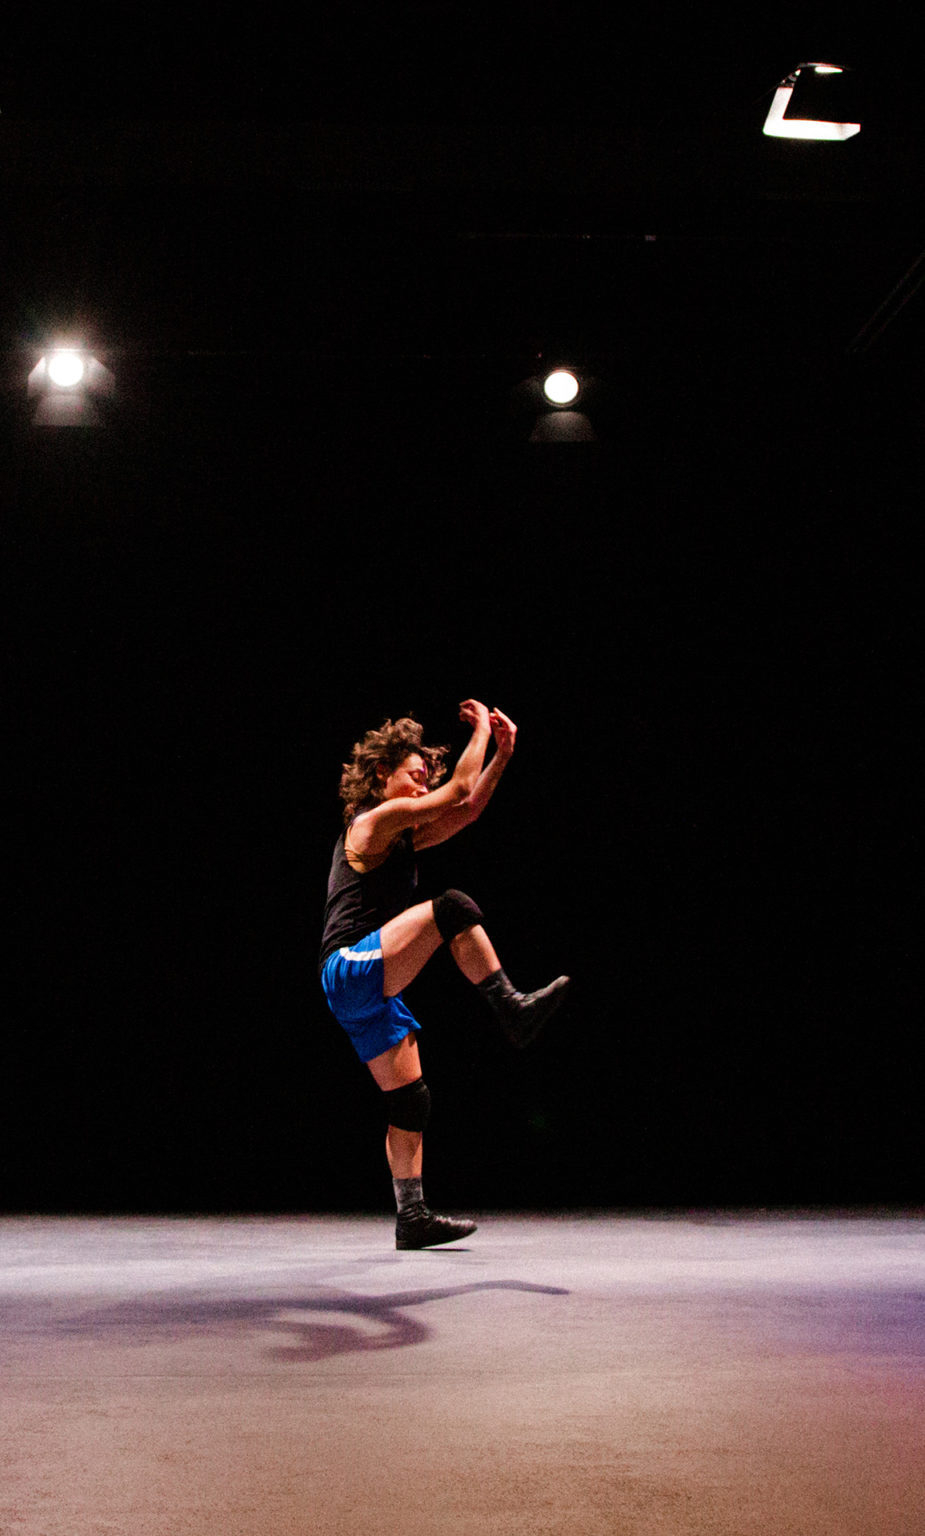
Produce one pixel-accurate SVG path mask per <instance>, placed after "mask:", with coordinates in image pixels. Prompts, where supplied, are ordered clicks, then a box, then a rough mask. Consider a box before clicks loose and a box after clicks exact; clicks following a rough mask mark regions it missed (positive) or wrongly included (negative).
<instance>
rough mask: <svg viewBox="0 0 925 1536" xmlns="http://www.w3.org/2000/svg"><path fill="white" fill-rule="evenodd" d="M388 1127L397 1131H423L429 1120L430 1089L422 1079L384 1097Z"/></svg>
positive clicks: (395, 1089)
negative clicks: (390, 1126) (391, 1126)
mask: <svg viewBox="0 0 925 1536" xmlns="http://www.w3.org/2000/svg"><path fill="white" fill-rule="evenodd" d="M384 1098H385V1104H386V1111H387V1113H388V1117H389V1125H394V1126H395V1127H396V1128H397V1129H398V1130H399V1131H423V1129H424V1127H425V1125H426V1124H427V1122H428V1120H429V1119H430V1089H429V1088H428V1086H427V1084H426V1083H425V1081H424V1079H423V1077H419V1078H418V1079H417V1081H416V1082H414V1083H405V1084H404V1085H403V1086H402V1087H401V1088H392V1089H390V1090H389V1091H388V1092H387V1093H385V1095H384Z"/></svg>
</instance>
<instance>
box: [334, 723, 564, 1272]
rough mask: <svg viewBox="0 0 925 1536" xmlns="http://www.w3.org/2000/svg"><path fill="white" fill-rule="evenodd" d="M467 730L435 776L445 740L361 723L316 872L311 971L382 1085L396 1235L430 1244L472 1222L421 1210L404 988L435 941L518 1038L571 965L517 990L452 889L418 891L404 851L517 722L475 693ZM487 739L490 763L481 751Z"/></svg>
mask: <svg viewBox="0 0 925 1536" xmlns="http://www.w3.org/2000/svg"><path fill="white" fill-rule="evenodd" d="M459 718H460V719H461V720H462V721H463V722H464V723H465V724H467V725H469V726H471V728H472V736H471V738H470V740H469V742H468V744H467V746H466V747H465V749H464V751H463V752H462V754H461V756H460V758H459V761H458V762H457V764H456V768H455V770H454V772H453V774H452V776H451V777H450V778H449V779H446V781H445V782H444V780H445V775H446V766H445V758H446V755H447V751H448V748H446V747H428V746H424V745H423V729H422V727H421V726H420V725H419V724H418V723H417V721H415V720H412V719H401V720H396V721H395V722H394V723H393V722H392V721H391V720H387V721H386V722H385V724H384V725H383V726H382V728H381V729H380V730H378V731H368V732H367V733H366V735H365V736H364V737H363V738H362V740H361V741H358V742H357V743H356V744H355V746H354V748H353V753H352V756H351V759H350V762H349V763H346V764H344V768H343V773H342V775H341V781H340V795H341V799H342V800H343V802H344V823H345V829H344V832H343V833H342V834H341V836H340V838H339V839H338V842H337V845H336V847H335V850H334V859H333V862H332V865H331V873H330V876H329V879H328V896H327V904H326V906H325V914H324V932H323V937H322V941H321V955H320V971H321V982H322V986H323V988H324V993H325V996H326V998H327V1000H328V1004H329V1006H330V1008H331V1011H332V1013H333V1014H334V1016H335V1018H336V1019H337V1020H338V1023H340V1024H341V1025H342V1026H343V1028H344V1029H345V1030H346V1031H347V1034H348V1035H349V1037H350V1039H351V1041H352V1043H353V1046H354V1049H355V1050H356V1053H357V1055H358V1056H359V1058H360V1060H361V1061H363V1062H365V1063H366V1065H367V1066H368V1067H369V1070H370V1072H371V1073H372V1075H373V1078H374V1079H375V1081H376V1083H377V1084H378V1086H379V1088H380V1089H381V1090H382V1093H383V1096H384V1100H385V1105H386V1113H387V1118H388V1131H387V1134H386V1156H387V1158H388V1162H389V1168H390V1169H391V1173H392V1182H393V1187H394V1190H395V1202H396V1206H397V1210H398V1216H397V1221H396V1228H395V1246H396V1248H403V1249H405V1248H428V1247H432V1246H433V1245H435V1244H438V1243H450V1242H455V1241H456V1240H457V1239H458V1238H462V1237H468V1236H469V1235H470V1234H471V1233H472V1232H474V1231H475V1222H473V1221H461V1220H456V1219H455V1218H453V1217H449V1216H438V1215H435V1214H434V1213H433V1212H432V1211H430V1210H428V1208H427V1205H426V1204H425V1201H424V1195H423V1190H422V1183H421V1172H422V1164H423V1132H424V1128H425V1126H426V1124H427V1120H428V1117H429V1114H430V1092H429V1090H428V1088H427V1084H426V1083H425V1082H424V1078H423V1076H422V1073H421V1061H420V1054H419V1051H418V1044H417V1039H416V1034H417V1031H418V1030H419V1029H420V1025H419V1024H418V1022H417V1020H416V1019H415V1018H414V1017H413V1016H412V1014H411V1013H410V1012H409V1010H408V1008H407V1007H406V1006H405V1003H404V1002H403V1001H402V996H401V994H402V992H403V990H404V988H405V987H407V986H408V984H409V983H410V982H412V981H413V980H414V978H415V976H417V974H418V972H419V971H421V970H422V968H423V967H424V966H425V965H426V964H427V961H428V960H429V959H430V957H431V955H433V954H434V952H435V951H436V950H437V949H438V948H439V947H440V945H441V944H443V943H446V944H448V945H449V949H450V953H451V954H452V956H453V959H454V960H455V962H456V964H457V966H458V967H459V969H460V970H461V971H462V973H463V975H464V976H465V977H466V979H467V980H468V981H470V982H471V983H472V984H473V985H474V986H475V988H476V990H477V991H478V992H479V994H480V995H481V997H482V998H483V999H484V1001H485V1002H486V1003H487V1004H488V1006H489V1007H490V1008H491V1009H492V1010H493V1012H494V1013H495V1014H496V1016H497V1018H498V1020H499V1022H500V1024H501V1026H502V1028H503V1030H504V1032H505V1034H506V1035H507V1038H508V1039H509V1041H510V1042H511V1044H512V1045H514V1046H515V1047H517V1048H519V1049H522V1048H523V1047H525V1046H527V1045H529V1044H530V1043H531V1042H532V1041H533V1040H534V1039H535V1038H536V1037H537V1035H538V1034H539V1032H540V1030H541V1029H542V1027H543V1025H544V1024H545V1022H546V1020H547V1019H548V1018H549V1017H550V1016H551V1014H552V1013H553V1012H554V1011H555V1010H556V1009H557V1008H558V1007H559V1005H560V1004H561V1003H562V1002H564V1000H565V996H566V993H567V991H568V987H569V978H568V977H567V976H560V977H559V978H558V979H557V980H556V981H553V982H551V983H550V985H549V986H547V987H543V988H541V989H540V990H539V991H537V992H530V993H527V994H526V995H525V994H523V993H521V992H517V991H515V989H514V987H513V986H512V985H511V983H510V981H509V980H508V978H507V976H506V975H505V973H504V971H503V969H502V967H501V962H500V960H499V959H498V956H497V954H496V953H495V950H494V948H493V946H492V944H491V941H490V939H489V937H488V934H487V933H486V931H485V928H484V925H483V916H482V912H481V911H480V909H479V907H478V906H477V905H476V903H475V902H474V901H473V900H472V899H471V897H469V896H467V895H465V894H464V892H462V891H457V890H447V891H444V892H443V894H442V895H440V896H437V897H436V899H435V900H433V901H417V900H416V899H415V895H416V886H417V865H416V855H417V854H418V853H419V852H420V851H421V850H422V849H425V848H432V847H434V846H435V845H436V844H437V843H442V842H445V841H446V839H447V838H449V837H453V836H455V834H456V833H457V832H461V831H462V829H463V828H464V827H467V826H471V824H472V823H473V822H474V821H475V820H477V818H478V817H479V816H480V815H481V814H482V811H483V810H484V809H485V806H486V805H487V804H488V801H489V800H490V799H491V797H492V795H493V794H494V792H495V789H496V788H497V785H498V781H499V779H500V778H501V775H502V773H503V772H504V770H505V768H506V767H507V764H508V763H509V762H510V759H511V756H512V754H513V751H514V742H515V739H516V736H517V727H516V726H515V725H514V722H513V721H512V720H510V719H509V718H508V716H507V715H505V714H503V713H502V712H501V710H499V709H493V710H490V711H489V710H488V709H487V708H486V707H485V705H484V704H480V703H478V701H477V700H475V699H467V700H466V701H465V702H464V703H463V704H461V705H460V707H459ZM492 738H494V743H495V751H494V755H493V756H492V758H491V760H490V761H489V763H488V765H487V766H485V755H486V752H487V750H488V746H489V743H490V742H491V740H492Z"/></svg>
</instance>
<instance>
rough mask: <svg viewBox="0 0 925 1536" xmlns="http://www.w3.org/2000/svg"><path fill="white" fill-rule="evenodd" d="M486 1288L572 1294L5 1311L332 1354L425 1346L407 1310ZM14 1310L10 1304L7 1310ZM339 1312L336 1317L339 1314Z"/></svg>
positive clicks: (319, 1296) (289, 1353)
mask: <svg viewBox="0 0 925 1536" xmlns="http://www.w3.org/2000/svg"><path fill="white" fill-rule="evenodd" d="M481 1291H522V1292H528V1293H530V1294H533V1295H539V1296H567V1295H568V1294H569V1292H568V1291H566V1290H563V1289H562V1288H561V1287H558V1286H550V1285H532V1284H530V1283H529V1282H528V1281H525V1280H483V1281H474V1282H472V1283H471V1284H469V1285H447V1286H439V1287H436V1288H431V1289H427V1290H415V1291H396V1292H393V1293H391V1294H387V1295H381V1296H369V1295H364V1294H362V1293H361V1292H357V1291H348V1290H342V1289H340V1288H338V1287H336V1286H312V1287H309V1288H307V1289H306V1290H305V1291H304V1292H301V1293H297V1294H295V1295H292V1296H275V1297H272V1298H266V1299H264V1298H262V1297H257V1296H253V1297H240V1298H239V1297H233V1298H231V1297H209V1298H206V1297H202V1296H187V1297H175V1296H170V1297H162V1298H157V1297H151V1298H145V1299H143V1300H137V1301H121V1302H117V1303H116V1304H115V1305H112V1306H108V1307H103V1308H94V1309H92V1310H90V1311H84V1312H82V1313H80V1314H79V1315H77V1316H73V1315H72V1316H69V1317H63V1318H62V1317H59V1318H57V1319H56V1318H54V1317H53V1316H50V1315H48V1313H47V1312H46V1314H45V1316H44V1317H43V1316H42V1315H41V1309H39V1308H36V1307H35V1306H30V1305H29V1304H28V1303H23V1304H22V1305H21V1307H20V1308H18V1309H17V1310H18V1311H19V1313H20V1315H19V1317H18V1318H16V1319H13V1318H12V1317H10V1316H7V1317H6V1319H5V1321H6V1323H7V1326H9V1325H10V1324H12V1326H13V1327H14V1329H15V1330H16V1331H21V1332H31V1333H33V1334H34V1333H36V1332H41V1333H43V1334H46V1335H48V1334H49V1333H53V1334H55V1335H56V1336H59V1337H60V1336H62V1335H65V1336H71V1337H74V1336H75V1335H77V1336H80V1337H81V1338H93V1339H96V1340H99V1341H103V1340H106V1341H110V1342H118V1344H119V1345H120V1347H127V1348H132V1347H135V1348H143V1347H144V1346H145V1345H150V1344H154V1343H160V1344H163V1343H165V1342H169V1341H171V1340H181V1339H187V1338H188V1337H189V1334H190V1332H191V1331H192V1332H195V1333H199V1334H202V1333H206V1334H217V1335H221V1336H225V1337H227V1336H228V1335H229V1334H238V1333H240V1332H242V1331H244V1330H246V1329H248V1328H255V1327H257V1328H261V1329H266V1330H268V1331H272V1332H273V1333H277V1334H278V1333H281V1332H282V1333H286V1334H288V1335H289V1339H290V1342H289V1343H287V1344H280V1345H276V1346H273V1347H271V1348H269V1349H266V1350H264V1351H263V1354H264V1358H268V1359H271V1360H280V1361H307V1362H311V1361H316V1360H328V1359H330V1358H331V1357H332V1356H334V1355H343V1354H351V1353H358V1352H367V1351H372V1350H382V1349H403V1348H407V1347H408V1346H409V1345H413V1344H423V1343H424V1342H425V1341H426V1340H427V1339H429V1338H431V1337H432V1336H433V1334H434V1331H435V1330H434V1329H433V1328H432V1327H430V1326H428V1324H427V1323H424V1322H422V1321H421V1320H420V1319H419V1318H417V1317H412V1316H410V1315H409V1314H408V1309H409V1308H414V1307H420V1306H424V1305H426V1304H428V1303H430V1302H436V1301H447V1300H449V1299H451V1298H452V1297H456V1296H468V1295H472V1294H473V1293H475V1292H481ZM4 1312H5V1313H8V1312H9V1309H7V1308H4ZM335 1318H336V1321H335V1320H334V1319H335Z"/></svg>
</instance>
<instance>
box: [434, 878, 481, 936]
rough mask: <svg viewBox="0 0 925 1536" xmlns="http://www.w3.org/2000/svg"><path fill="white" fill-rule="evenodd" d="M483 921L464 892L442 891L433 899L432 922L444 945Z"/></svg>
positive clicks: (478, 910) (478, 909)
mask: <svg viewBox="0 0 925 1536" xmlns="http://www.w3.org/2000/svg"><path fill="white" fill-rule="evenodd" d="M484 921H485V918H484V915H483V913H482V909H481V908H480V907H479V906H478V905H477V904H476V902H474V901H473V900H472V897H471V896H467V895H466V893H465V891H453V890H450V891H444V892H443V895H442V896H437V897H435V898H434V922H435V923H436V925H437V932H438V933H439V935H440V937H441V939H443V941H444V943H446V944H449V942H450V940H451V939H455V938H456V936H457V935H458V934H460V933H465V932H466V930H467V929H468V928H475V927H477V926H478V924H480V923H483V922H484Z"/></svg>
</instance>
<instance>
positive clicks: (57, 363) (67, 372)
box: [48, 347, 84, 389]
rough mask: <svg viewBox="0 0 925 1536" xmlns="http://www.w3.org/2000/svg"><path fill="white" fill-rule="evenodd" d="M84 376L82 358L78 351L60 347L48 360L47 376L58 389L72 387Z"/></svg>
mask: <svg viewBox="0 0 925 1536" xmlns="http://www.w3.org/2000/svg"><path fill="white" fill-rule="evenodd" d="M83 376H84V360H83V358H82V357H81V355H80V353H79V352H75V351H74V350H73V349H72V348H70V347H62V348H61V349H60V351H58V352H53V353H52V355H51V357H50V358H49V360H48V377H49V378H50V379H51V381H52V383H53V384H57V386H58V388H59V389H73V387H74V385H75V384H79V383H80V381H81V379H82V378H83Z"/></svg>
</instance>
